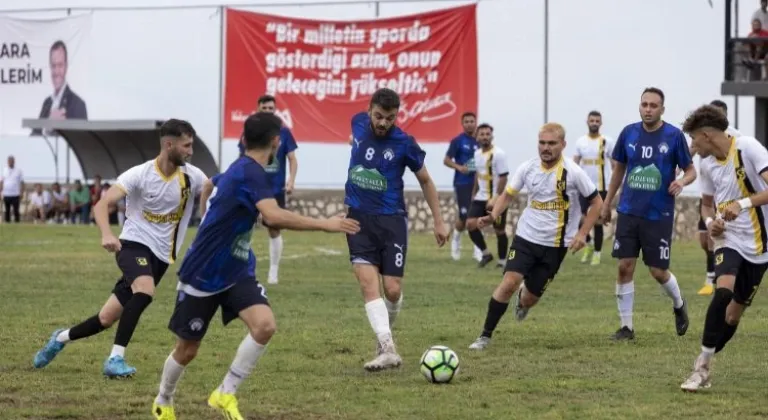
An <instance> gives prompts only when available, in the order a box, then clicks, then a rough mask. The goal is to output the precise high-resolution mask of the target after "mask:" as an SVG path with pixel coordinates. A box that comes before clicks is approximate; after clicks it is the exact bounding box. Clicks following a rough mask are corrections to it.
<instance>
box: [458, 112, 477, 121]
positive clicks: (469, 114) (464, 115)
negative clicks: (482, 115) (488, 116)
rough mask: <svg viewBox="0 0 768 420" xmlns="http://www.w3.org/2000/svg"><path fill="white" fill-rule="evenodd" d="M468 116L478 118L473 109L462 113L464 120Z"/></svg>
mask: <svg viewBox="0 0 768 420" xmlns="http://www.w3.org/2000/svg"><path fill="white" fill-rule="evenodd" d="M467 117H472V118H477V115H475V113H474V112H472V111H467V112H465V113H463V114H461V120H462V121H464V118H467Z"/></svg>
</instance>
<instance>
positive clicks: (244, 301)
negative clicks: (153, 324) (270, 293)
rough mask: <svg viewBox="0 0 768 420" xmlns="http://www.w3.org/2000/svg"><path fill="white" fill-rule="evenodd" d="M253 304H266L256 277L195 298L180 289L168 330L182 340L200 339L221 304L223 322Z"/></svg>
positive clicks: (227, 322) (236, 315) (261, 287)
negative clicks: (219, 291) (213, 293)
mask: <svg viewBox="0 0 768 420" xmlns="http://www.w3.org/2000/svg"><path fill="white" fill-rule="evenodd" d="M254 305H269V299H267V292H266V290H264V286H262V285H261V284H260V283H259V282H258V281H256V279H255V278H250V279H246V280H242V281H239V282H237V283H235V285H234V286H232V287H230V288H229V289H227V290H224V291H223V292H221V293H217V294H215V295H211V296H205V297H197V296H192V295H189V294H187V293H184V292H181V291H179V292H178V293H177V295H176V307H175V308H174V309H173V314H172V315H171V320H170V321H169V322H168V329H170V330H171V331H172V332H173V333H174V334H176V335H177V336H179V337H181V338H182V339H184V340H190V341H200V340H202V339H203V337H204V336H205V333H206V331H208V326H209V325H210V323H211V320H212V319H213V316H214V315H216V311H217V310H218V309H219V307H221V321H222V323H224V325H227V324H229V323H230V322H232V320H234V319H236V318H238V317H239V314H240V311H242V310H244V309H248V308H250V307H251V306H254Z"/></svg>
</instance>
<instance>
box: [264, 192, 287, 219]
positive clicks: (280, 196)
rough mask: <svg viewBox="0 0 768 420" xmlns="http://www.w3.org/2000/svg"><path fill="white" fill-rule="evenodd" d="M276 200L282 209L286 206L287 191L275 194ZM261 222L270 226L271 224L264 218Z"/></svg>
mask: <svg viewBox="0 0 768 420" xmlns="http://www.w3.org/2000/svg"><path fill="white" fill-rule="evenodd" d="M275 201H277V205H278V206H280V208H281V209H284V208H285V191H283V192H280V193H277V194H275ZM261 224H262V225H264V226H266V227H269V225H268V224H267V223H266V222H265V221H264V219H263V218H262V219H261Z"/></svg>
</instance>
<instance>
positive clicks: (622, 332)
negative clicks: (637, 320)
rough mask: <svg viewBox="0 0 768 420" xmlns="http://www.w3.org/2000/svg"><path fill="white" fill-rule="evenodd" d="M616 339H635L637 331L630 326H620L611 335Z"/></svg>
mask: <svg viewBox="0 0 768 420" xmlns="http://www.w3.org/2000/svg"><path fill="white" fill-rule="evenodd" d="M611 339H612V340H614V341H621V340H634V339H635V332H634V331H633V330H630V329H629V327H626V326H624V327H621V328H619V329H618V330H617V331H616V333H615V334H613V336H612V337H611Z"/></svg>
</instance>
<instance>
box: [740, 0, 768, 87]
mask: <svg viewBox="0 0 768 420" xmlns="http://www.w3.org/2000/svg"><path fill="white" fill-rule="evenodd" d="M767 1H768V0H767ZM763 28H764V27H763V24H762V22H761V21H760V19H753V20H752V31H751V32H750V33H749V34H748V35H747V37H748V38H765V39H766V42H750V43H749V60H748V62H746V63H745V64H746V65H747V67H748V68H749V69H750V70H751V72H752V76H751V77H750V79H751V80H760V79H765V76H766V74H765V72H764V70H763V69H764V67H765V66H766V64H765V55H766V52H768V31H766V30H765V29H763Z"/></svg>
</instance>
